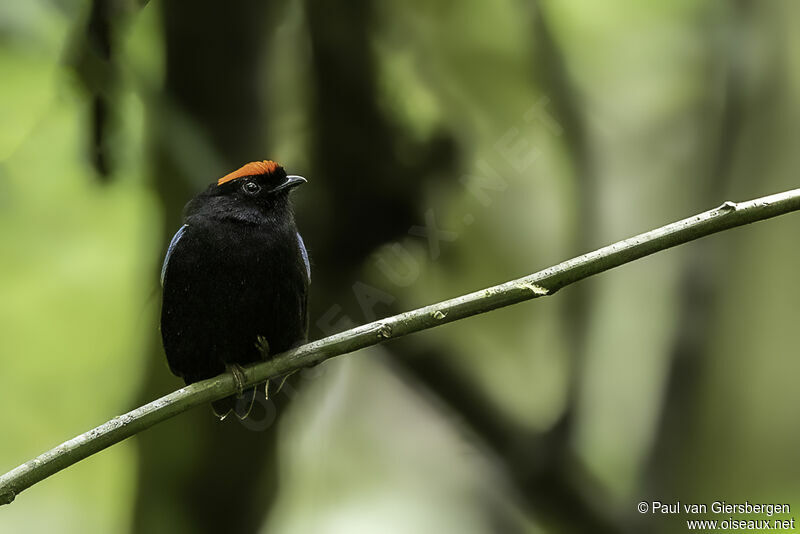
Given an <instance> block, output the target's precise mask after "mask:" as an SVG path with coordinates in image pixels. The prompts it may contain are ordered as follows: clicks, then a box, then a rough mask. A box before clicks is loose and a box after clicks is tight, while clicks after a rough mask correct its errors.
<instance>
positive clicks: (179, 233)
mask: <svg viewBox="0 0 800 534" xmlns="http://www.w3.org/2000/svg"><path fill="white" fill-rule="evenodd" d="M188 227H189V225H188V224H184V225H183V226H181V227H180V229H178V231H177V232H175V235H174V236H172V240H171V241H170V242H169V247H168V248H167V255H166V256H165V257H164V265H162V266H161V287H164V275H165V274H167V264H168V263H169V258H170V256H172V253H173V252H174V251H175V247H176V246H177V245H178V241H180V240H181V237H183V234H184V233H185V232H186V229H187V228H188Z"/></svg>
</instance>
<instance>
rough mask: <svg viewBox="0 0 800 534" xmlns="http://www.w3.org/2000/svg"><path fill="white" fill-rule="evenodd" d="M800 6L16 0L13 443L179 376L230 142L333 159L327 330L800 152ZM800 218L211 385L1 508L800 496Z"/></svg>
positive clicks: (441, 522)
mask: <svg viewBox="0 0 800 534" xmlns="http://www.w3.org/2000/svg"><path fill="white" fill-rule="evenodd" d="M799 17H800V4H798V3H796V2H792V1H790V0H783V1H781V0H778V1H773V2H755V1H744V0H741V1H739V0H731V1H705V0H704V1H690V0H681V1H673V2H660V3H659V2H642V1H640V2H636V1H621V0H612V1H606V2H595V1H592V0H561V1H553V0H548V1H537V2H533V1H529V2H524V1H512V0H494V1H492V2H486V1H481V0H460V1H458V2H456V1H452V0H440V1H438V2H427V1H422V0H405V1H402V2H400V1H396V0H392V1H388V0H384V1H376V0H350V1H348V2H328V1H324V0H279V1H271V2H266V1H255V0H252V1H236V2H229V3H226V4H224V7H223V3H220V2H211V1H207V0H202V1H194V2H178V1H177V0H171V1H157V0H152V1H151V2H149V3H145V2H137V1H133V0H92V1H86V2H83V1H78V0H29V1H22V0H18V1H6V2H2V3H0V80H1V81H0V250H1V251H2V254H1V255H2V259H0V399H1V401H2V402H1V404H2V409H0V429H1V430H0V471H6V470H8V469H11V468H13V467H14V466H16V465H18V464H19V463H22V462H24V461H26V460H28V459H29V458H31V457H33V456H34V455H36V454H39V453H41V452H43V451H44V450H46V449H49V448H50V447H52V446H54V445H56V444H58V443H60V442H61V441H63V440H65V439H68V438H70V437H72V436H74V435H76V434H78V433H80V432H83V431H85V430H88V429H89V428H91V427H93V426H95V425H97V424H100V423H102V422H104V421H105V420H107V419H109V418H111V417H113V416H115V415H117V414H120V413H122V412H124V411H127V410H129V409H132V408H134V407H136V406H138V405H140V404H142V403H144V402H146V401H149V400H152V399H154V398H156V397H157V396H160V395H163V394H166V393H168V392H170V391H171V390H173V389H175V388H177V387H179V386H180V385H181V384H180V382H179V381H178V379H176V378H174V377H172V376H171V375H170V373H169V371H168V369H167V366H166V364H165V360H164V357H163V354H162V352H161V345H160V338H159V334H158V311H159V300H160V293H159V284H158V271H159V268H160V263H161V260H162V257H163V251H164V250H165V244H166V242H167V241H168V240H169V238H170V237H171V235H172V233H173V232H174V231H175V230H176V229H177V228H178V226H179V225H180V217H181V209H182V206H183V205H184V203H185V202H186V201H187V200H188V199H189V198H190V197H191V196H192V195H193V194H194V193H196V192H197V191H199V190H200V189H202V188H203V187H205V185H206V184H207V183H209V182H211V181H212V180H215V179H216V178H217V177H219V176H221V175H223V174H225V173H227V172H229V171H231V170H233V169H235V168H237V167H239V166H240V165H241V164H243V163H245V162H247V161H251V160H256V159H266V158H269V159H275V160H278V161H280V162H282V163H283V164H284V166H285V167H286V168H287V169H288V170H289V171H290V172H292V173H297V174H302V175H304V176H306V177H307V178H308V180H309V184H308V185H307V186H304V187H303V188H300V189H299V190H298V191H297V192H296V193H295V195H294V196H295V206H296V212H297V220H298V224H299V226H300V228H301V230H302V232H303V234H304V236H305V241H306V243H307V244H308V247H309V249H310V251H311V255H312V259H313V277H314V281H313V284H312V295H311V337H312V338H319V337H322V336H324V335H326V334H329V333H333V332H335V331H338V330H341V329H343V328H346V327H347V326H348V325H352V324H360V323H363V322H366V321H369V320H373V319H375V318H377V317H381V316H385V315H389V314H393V313H396V312H400V311H404V310H407V309H411V308H414V307H418V306H421V305H425V304H429V303H432V302H435V301H438V300H441V299H445V298H448V297H452V296H456V295H459V294H463V293H466V292H469V291H472V290H476V289H479V288H483V287H486V286H488V285H492V284H495V283H499V282H502V281H505V280H507V279H511V278H514V277H519V276H522V275H525V274H527V273H530V272H533V271H536V270H539V269H541V268H544V267H547V266H549V265H551V264H553V263H557V262H559V261H561V260H564V259H567V258H569V257H571V256H574V255H577V254H580V253H583V252H586V251H588V250H591V249H593V248H597V247H599V246H602V245H604V244H607V243H609V242H612V241H616V240H618V239H622V238H625V237H629V236H630V235H633V234H636V233H639V232H641V231H645V230H648V229H651V228H654V227H657V226H660V225H662V224H665V223H667V222H670V221H672V220H676V219H679V218H683V217H686V216H688V215H690V214H693V213H695V212H698V211H702V210H705V209H708V208H711V207H713V206H716V205H719V204H720V203H721V202H722V201H724V200H726V199H734V200H745V199H748V198H753V197H757V196H762V195H766V194H770V193H774V192H778V191H782V190H786V189H791V188H795V187H797V184H798V169H800V151H798V150H797V143H798V139H800V127H799V126H798V125H800V120H799V119H800V33H798V32H797V31H796V21H797V20H798V18H799ZM792 28H795V29H794V30H793V29H792ZM798 229H800V219H799V218H798V216H796V215H787V216H784V217H782V218H779V219H774V220H770V221H767V222H763V223H759V224H758V225H755V226H752V227H746V228H741V229H736V230H733V231H729V232H725V233H724V234H721V235H716V236H712V237H709V238H705V239H703V240H701V241H697V242H693V243H690V244H688V245H685V246H682V247H680V248H678V249H674V250H670V251H668V252H664V253H660V254H657V255H655V256H652V257H649V258H646V259H643V260H641V261H637V262H635V263H634V264H631V265H627V266H623V267H621V268H618V269H615V270H613V271H611V272H608V273H605V274H603V275H600V276H597V277H594V278H591V279H589V280H586V281H584V282H581V283H579V284H577V285H576V286H573V287H569V288H566V289H564V290H562V291H561V292H559V293H558V294H556V295H555V296H553V297H550V298H548V299H543V300H537V301H535V302H533V303H527V304H522V305H518V306H515V307H512V308H507V309H504V310H501V311H497V312H493V313H490V314H487V315H482V316H479V317H475V318H471V319H468V320H465V321H461V322H458V323H455V324H452V325H448V326H446V327H442V328H439V329H435V330H431V331H427V332H423V333H420V334H417V335H414V336H411V337H409V338H407V339H403V340H397V341H392V342H390V343H386V344H385V345H382V346H380V347H377V348H374V349H369V350H364V351H361V352H359V353H357V354H353V355H349V356H344V357H341V358H337V359H335V360H332V361H329V362H327V363H325V364H323V365H321V366H319V367H318V368H316V369H313V370H310V371H307V372H305V373H302V374H301V375H298V376H296V377H295V378H294V380H293V381H292V382H291V383H290V384H288V386H287V388H286V389H285V390H284V391H282V392H281V394H279V395H278V396H277V397H276V398H275V399H274V402H272V403H270V404H263V405H262V406H260V409H261V411H260V412H257V413H256V420H255V423H254V424H252V425H249V426H244V425H240V424H238V423H237V422H235V421H233V422H232V421H226V422H224V423H219V422H217V421H215V419H214V418H213V417H212V416H211V414H210V410H206V409H196V410H194V411H192V412H190V413H187V414H184V415H181V416H179V417H177V418H175V419H173V420H170V421H168V422H166V423H163V424H161V425H158V426H157V427H155V428H152V429H150V430H148V431H146V432H145V433H143V434H140V435H139V436H137V437H135V438H133V439H130V440H128V441H126V442H124V443H122V444H120V445H117V446H114V447H113V448H111V449H109V450H107V451H105V452H103V453H101V454H98V455H97V456H94V457H92V458H90V459H88V460H86V461H83V462H80V463H79V464H77V465H75V466H73V467H71V468H69V469H68V470H66V471H65V472H62V473H60V474H58V475H56V476H54V477H52V478H51V479H48V480H46V481H44V482H42V483H40V484H38V485H36V486H34V487H33V488H31V489H29V490H27V491H26V492H25V493H23V494H22V495H20V496H19V497H18V498H17V500H16V501H15V502H14V503H13V504H12V505H10V506H7V507H3V508H2V509H0V532H4V533H5V532H9V533H11V532H14V533H40V532H60V533H72V532H75V533H85V532H92V533H94V532H98V533H105V532H115V533H116V532H122V533H124V532H130V533H139V532H142V533H145V532H146V533H154V532H155V533H159V532H170V533H206V532H208V533H211V532H232V533H240V532H241V533H249V532H261V533H266V532H280V533H309V532H314V533H339V532H347V533H373V532H382V533H407V532H416V533H423V532H437V533H438V532H461V533H488V532H502V533H517V532H546V533H585V532H593V533H603V532H609V533H611V532H641V531H648V532H683V531H684V530H685V526H684V525H683V523H682V521H683V519H686V518H687V517H686V516H681V517H671V518H662V517H653V516H650V515H644V516H642V515H640V514H638V513H637V512H636V508H635V507H636V504H637V503H638V502H639V501H640V500H651V499H658V500H662V501H670V500H674V499H680V500H681V501H682V502H705V503H710V502H712V501H713V500H722V499H724V500H727V501H729V502H742V501H744V500H745V499H749V500H750V501H751V502H781V503H784V502H785V503H790V504H792V505H793V506H794V507H795V508H796V509H798V510H800V508H798V507H800V461H798V451H800V419H798V405H799V404H800V388H798V387H797V385H798V378H797V377H798V376H799V375H800V358H798V342H797V339H798V338H797V325H798V319H799V318H800V285H798V282H797V279H798V273H800V247H798V246H797V245H798V240H797V239H798V238H797V236H798ZM757 517H759V518H764V517H763V515H761V516H757Z"/></svg>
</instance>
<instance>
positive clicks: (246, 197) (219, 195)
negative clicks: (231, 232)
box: [187, 160, 306, 223]
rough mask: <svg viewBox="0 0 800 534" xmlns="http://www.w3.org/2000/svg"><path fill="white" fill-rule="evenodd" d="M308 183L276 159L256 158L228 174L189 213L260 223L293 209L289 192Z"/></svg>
mask: <svg viewBox="0 0 800 534" xmlns="http://www.w3.org/2000/svg"><path fill="white" fill-rule="evenodd" d="M304 183H306V179H305V178H303V177H302V176H295V175H287V174H286V171H284V170H283V167H281V166H280V165H278V164H277V163H275V162H274V161H269V160H265V161H253V162H250V163H248V164H247V165H244V166H243V167H241V168H239V169H237V170H235V171H233V172H231V173H229V174H226V175H225V176H223V177H222V178H220V179H219V180H217V181H216V182H214V183H212V184H211V185H210V186H209V187H208V189H207V190H206V191H205V192H203V193H201V194H200V195H199V196H198V197H197V198H196V199H195V200H194V201H192V202H191V203H190V204H189V206H188V207H187V212H188V213H187V214H188V215H192V214H197V213H202V214H203V215H210V216H212V217H216V218H223V219H237V220H242V221H243V222H251V223H258V222H263V220H264V218H270V217H271V216H279V215H281V214H282V213H284V212H285V211H287V210H289V192H290V191H291V190H292V189H294V188H295V187H297V186H298V185H300V184H304Z"/></svg>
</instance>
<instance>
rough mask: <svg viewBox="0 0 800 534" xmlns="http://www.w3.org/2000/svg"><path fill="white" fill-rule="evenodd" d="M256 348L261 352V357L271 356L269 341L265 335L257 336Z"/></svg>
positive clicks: (264, 358)
mask: <svg viewBox="0 0 800 534" xmlns="http://www.w3.org/2000/svg"><path fill="white" fill-rule="evenodd" d="M256 348H257V349H258V352H260V353H261V359H263V360H266V359H267V358H269V341H267V338H265V337H264V336H258V337H256Z"/></svg>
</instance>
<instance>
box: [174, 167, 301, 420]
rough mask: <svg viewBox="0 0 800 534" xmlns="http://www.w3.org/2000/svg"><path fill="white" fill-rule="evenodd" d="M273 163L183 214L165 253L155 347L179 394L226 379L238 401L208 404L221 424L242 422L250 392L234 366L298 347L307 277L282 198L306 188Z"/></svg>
mask: <svg viewBox="0 0 800 534" xmlns="http://www.w3.org/2000/svg"><path fill="white" fill-rule="evenodd" d="M305 182H306V180H305V178H303V177H301V176H287V174H286V172H285V171H284V170H283V167H281V166H280V165H278V164H277V163H275V162H273V161H255V162H252V163H248V164H247V165H245V166H244V167H242V168H241V169H238V170H237V171H234V172H232V173H230V174H228V175H226V176H224V177H222V178H220V179H219V180H217V181H216V182H214V183H212V184H211V185H210V186H209V187H208V189H206V190H205V191H204V192H202V193H200V194H199V195H197V196H196V197H195V198H194V199H192V200H191V201H190V202H189V203H188V204H187V205H186V210H185V217H184V222H185V224H184V225H183V226H182V227H181V228H180V229H179V230H178V232H177V233H176V234H175V236H174V237H173V238H172V241H171V242H170V244H169V248H168V249H167V254H166V257H165V258H164V265H163V267H162V269H161V285H162V286H163V288H164V291H163V300H162V307H161V338H162V341H163V343H164V351H165V352H166V354H167V361H168V362H169V368H170V370H171V371H172V372H173V374H175V375H177V376H179V377H181V378H183V379H184V381H185V382H186V384H191V383H192V382H197V381H198V380H203V379H206V378H211V377H212V376H216V375H218V374H220V373H222V372H224V371H225V370H226V369H227V370H229V371H231V372H232V373H233V375H234V379H235V380H236V382H237V384H239V394H238V396H231V397H228V398H225V399H222V400H219V401H216V402H214V403H213V409H214V413H215V414H216V415H217V417H219V418H220V419H223V418H225V416H227V415H228V414H229V413H230V412H231V411H234V412H235V413H236V415H237V416H238V417H239V418H242V419H243V418H245V417H247V414H248V413H249V412H250V408H251V407H252V404H253V399H254V396H255V388H250V389H249V390H247V391H242V386H241V382H242V379H243V377H242V374H241V367H239V366H241V365H245V364H249V363H254V362H257V361H260V360H262V359H264V358H266V357H267V355H268V353H272V354H276V353H279V352H282V351H285V350H287V349H289V348H292V347H294V346H298V345H300V344H302V343H304V342H305V340H306V336H307V334H308V313H307V305H306V304H307V299H308V285H309V283H310V281H311V269H310V266H309V261H308V253H307V251H306V248H305V245H304V244H303V238H301V237H300V233H299V232H298V231H297V226H296V225H295V222H294V215H293V213H292V207H291V204H290V203H289V192H290V191H291V190H292V189H293V188H294V187H296V186H298V185H300V184H303V183H305Z"/></svg>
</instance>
